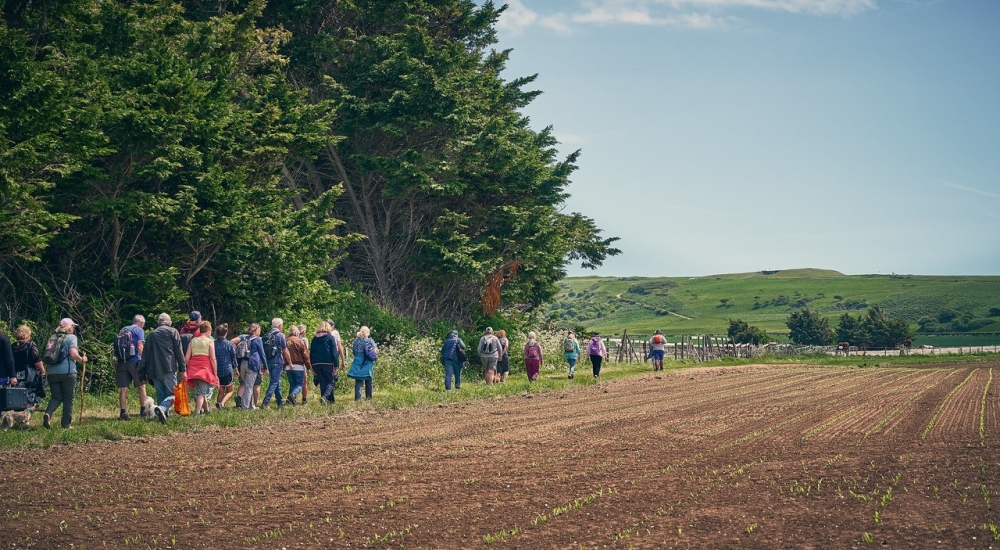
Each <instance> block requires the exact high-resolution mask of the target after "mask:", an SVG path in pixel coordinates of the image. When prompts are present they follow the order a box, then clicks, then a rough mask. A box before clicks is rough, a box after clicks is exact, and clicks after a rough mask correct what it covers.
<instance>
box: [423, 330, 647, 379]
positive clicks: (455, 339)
mask: <svg viewBox="0 0 1000 550" xmlns="http://www.w3.org/2000/svg"><path fill="white" fill-rule="evenodd" d="M657 333H659V331H657ZM661 349H662V348H661ZM476 353H477V354H478V355H479V360H480V362H481V363H482V365H483V371H484V374H485V378H486V383H487V384H493V383H503V382H506V381H507V375H508V374H509V373H510V340H508V338H507V333H506V332H505V331H503V330H498V331H497V332H496V333H495V334H494V332H493V328H492V327H486V331H485V332H484V333H483V336H482V337H481V338H480V339H479V345H478V346H477V347H476ZM523 353H524V355H523V358H524V370H525V373H526V374H527V376H528V380H529V381H531V382H534V381H535V380H538V373H539V371H540V370H541V368H542V363H543V361H544V359H545V354H544V353H543V352H542V345H541V344H540V343H539V342H538V335H537V334H535V332H534V331H531V332H528V341H527V342H525V344H524V350H523ZM580 353H581V351H580V342H579V341H578V340H577V339H576V333H574V332H573V331H569V332H567V333H566V338H565V339H564V340H563V357H564V358H565V359H566V362H567V363H568V364H569V377H570V378H571V379H572V378H573V377H574V376H576V364H577V361H579V359H580ZM587 354H588V355H589V356H590V364H591V366H592V367H593V371H594V378H598V377H600V375H601V364H602V363H603V362H604V361H606V360H607V359H608V348H607V346H606V345H605V344H604V340H602V339H601V333H599V332H595V333H594V334H593V336H592V337H591V338H590V341H589V342H588V343H587ZM466 359H467V348H466V345H465V342H464V341H462V339H461V338H459V336H458V331H457V330H453V331H451V333H450V334H448V336H447V338H445V341H444V345H443V346H441V363H442V364H443V365H444V389H445V390H451V388H452V378H454V380H455V389H458V388H461V387H462V365H463V364H464V363H465V361H466ZM660 359H661V362H660V364H661V368H662V356H661V358H660Z"/></svg>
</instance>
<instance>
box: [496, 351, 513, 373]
mask: <svg viewBox="0 0 1000 550" xmlns="http://www.w3.org/2000/svg"><path fill="white" fill-rule="evenodd" d="M505 372H510V356H509V355H504V356H503V357H501V358H500V360H499V361H497V374H503V373H505Z"/></svg>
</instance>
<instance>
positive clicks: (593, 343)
mask: <svg viewBox="0 0 1000 550" xmlns="http://www.w3.org/2000/svg"><path fill="white" fill-rule="evenodd" d="M587 353H588V354H589V355H590V364H591V366H593V368H594V378H597V377H598V376H600V375H601V363H602V362H603V361H604V360H605V359H607V358H608V348H607V346H605V345H604V341H603V340H601V333H600V332H595V333H594V336H593V337H592V338H591V339H590V343H589V344H587Z"/></svg>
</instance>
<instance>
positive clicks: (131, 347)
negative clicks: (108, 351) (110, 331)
mask: <svg viewBox="0 0 1000 550" xmlns="http://www.w3.org/2000/svg"><path fill="white" fill-rule="evenodd" d="M134 326H135V325H129V326H127V327H124V328H122V329H121V330H119V331H118V335H117V336H115V347H114V350H113V351H114V354H115V357H117V358H118V359H120V360H122V361H126V360H128V358H129V357H134V356H135V344H134V343H132V328H133V327H134Z"/></svg>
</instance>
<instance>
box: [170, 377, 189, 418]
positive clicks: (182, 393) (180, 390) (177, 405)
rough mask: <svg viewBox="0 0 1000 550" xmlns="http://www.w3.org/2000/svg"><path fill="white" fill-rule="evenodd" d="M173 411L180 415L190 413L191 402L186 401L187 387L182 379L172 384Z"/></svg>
mask: <svg viewBox="0 0 1000 550" xmlns="http://www.w3.org/2000/svg"><path fill="white" fill-rule="evenodd" d="M174 412H176V413H177V414H179V415H181V416H187V415H189V414H191V404H190V403H188V387H187V383H185V382H184V381H183V380H181V383H180V384H177V385H176V386H174Z"/></svg>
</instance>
